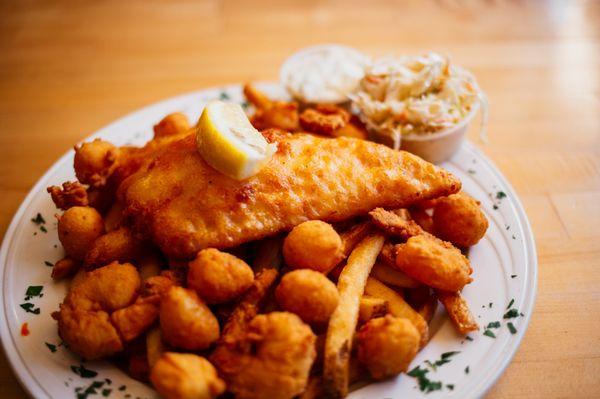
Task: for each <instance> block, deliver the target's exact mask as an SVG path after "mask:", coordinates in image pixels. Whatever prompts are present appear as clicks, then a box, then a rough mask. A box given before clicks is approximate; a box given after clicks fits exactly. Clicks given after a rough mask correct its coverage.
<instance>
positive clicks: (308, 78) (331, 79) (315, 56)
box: [281, 45, 369, 103]
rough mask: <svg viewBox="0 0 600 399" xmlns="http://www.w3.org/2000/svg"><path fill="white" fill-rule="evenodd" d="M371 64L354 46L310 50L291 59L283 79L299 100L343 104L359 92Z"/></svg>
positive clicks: (335, 46) (285, 64)
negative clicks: (349, 96) (366, 70)
mask: <svg viewBox="0 0 600 399" xmlns="http://www.w3.org/2000/svg"><path fill="white" fill-rule="evenodd" d="M368 63H369V58H368V57H367V56H365V55H364V54H362V53H361V52H360V51H358V50H355V49H353V48H350V47H345V46H338V45H326V46H316V47H310V48H308V49H305V50H302V51H300V52H298V53H296V54H294V55H292V56H291V57H290V58H288V60H287V61H286V62H285V63H284V65H283V66H282V69H281V80H282V83H283V85H284V86H285V87H286V88H287V90H288V91H289V92H290V94H291V95H292V96H293V97H294V98H295V99H297V100H300V101H303V102H307V103H341V102H345V101H348V94H351V93H352V92H353V91H354V90H356V88H357V87H358V85H359V83H360V80H361V79H362V78H363V76H364V75H365V68H366V67H367V65H368Z"/></svg>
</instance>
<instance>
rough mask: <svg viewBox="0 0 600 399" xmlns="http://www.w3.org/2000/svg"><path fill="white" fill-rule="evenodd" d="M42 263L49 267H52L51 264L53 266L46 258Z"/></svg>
mask: <svg viewBox="0 0 600 399" xmlns="http://www.w3.org/2000/svg"><path fill="white" fill-rule="evenodd" d="M44 264H45V265H46V266H49V267H52V266H54V263H52V262H49V261H47V260H45V261H44Z"/></svg>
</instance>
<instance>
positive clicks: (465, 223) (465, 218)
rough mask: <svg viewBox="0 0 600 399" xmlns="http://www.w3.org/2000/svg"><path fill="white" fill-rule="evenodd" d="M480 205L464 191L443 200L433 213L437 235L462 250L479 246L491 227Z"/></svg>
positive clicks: (438, 203)
mask: <svg viewBox="0 0 600 399" xmlns="http://www.w3.org/2000/svg"><path fill="white" fill-rule="evenodd" d="M479 204H480V203H479V201H476V200H474V199H473V198H472V197H470V196H469V195H467V194H465V193H464V192H462V191H461V192H460V193H458V194H453V195H449V196H448V197H445V198H441V199H440V200H439V201H437V203H436V206H435V208H434V212H433V228H434V230H435V233H436V235H437V236H439V237H440V238H441V239H442V240H446V241H450V242H451V243H452V244H454V245H456V246H458V247H461V248H466V247H470V246H471V245H475V244H477V243H478V242H479V240H481V238H482V237H483V236H484V235H485V232H486V230H487V228H488V225H489V223H488V220H487V218H486V217H485V215H484V213H483V212H482V211H481V208H480V207H479Z"/></svg>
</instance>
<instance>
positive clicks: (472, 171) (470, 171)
mask: <svg viewBox="0 0 600 399" xmlns="http://www.w3.org/2000/svg"><path fill="white" fill-rule="evenodd" d="M467 172H468V173H469V174H470V175H474V174H475V173H477V172H475V170H474V169H469V170H467Z"/></svg>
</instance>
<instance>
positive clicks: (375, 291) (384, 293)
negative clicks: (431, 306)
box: [365, 277, 429, 348]
mask: <svg viewBox="0 0 600 399" xmlns="http://www.w3.org/2000/svg"><path fill="white" fill-rule="evenodd" d="M365 293H366V294H367V295H370V296H374V297H376V298H381V299H385V300H387V301H388V302H389V307H390V313H391V314H392V315H393V316H396V317H404V318H406V319H408V320H410V321H411V322H412V323H413V324H414V325H415V327H417V330H418V331H419V333H420V334H421V341H420V342H421V345H420V346H421V348H422V347H423V346H424V345H425V344H426V343H427V341H428V340H429V327H428V326H427V322H426V321H425V319H424V318H423V317H422V316H421V315H420V314H419V313H417V311H416V310H414V309H413V308H412V307H411V306H410V305H409V304H408V303H407V302H406V301H405V300H404V298H402V296H401V295H400V294H398V293H397V292H396V291H394V290H393V289H391V288H390V287H388V286H387V285H385V284H383V283H382V282H381V281H379V280H377V279H376V278H374V277H369V279H368V280H367V285H366V286H365Z"/></svg>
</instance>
